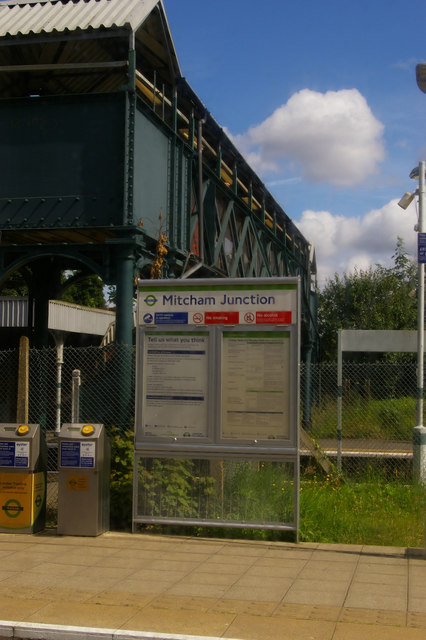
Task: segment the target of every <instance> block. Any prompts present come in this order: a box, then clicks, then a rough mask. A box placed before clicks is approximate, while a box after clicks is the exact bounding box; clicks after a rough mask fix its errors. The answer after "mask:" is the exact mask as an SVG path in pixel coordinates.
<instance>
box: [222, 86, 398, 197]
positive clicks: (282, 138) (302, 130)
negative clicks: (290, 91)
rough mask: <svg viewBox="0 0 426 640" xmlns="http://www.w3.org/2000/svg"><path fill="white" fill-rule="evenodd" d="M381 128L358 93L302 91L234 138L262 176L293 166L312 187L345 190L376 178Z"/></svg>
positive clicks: (381, 158)
mask: <svg viewBox="0 0 426 640" xmlns="http://www.w3.org/2000/svg"><path fill="white" fill-rule="evenodd" d="M383 129H384V127H383V125H382V124H381V123H380V122H379V121H378V120H377V119H376V118H375V117H374V115H373V114H372V112H371V110H370V107H369V106H368V104H367V101H366V100H365V98H364V97H363V96H362V95H361V93H360V92H359V91H358V90H357V89H344V90H341V91H327V92H326V93H319V92H317V91H311V90H310V89H303V90H302V91H299V92H298V93H295V94H294V95H293V96H292V97H291V98H290V99H289V100H288V102H287V103H286V104H283V105H281V106H280V107H278V109H276V110H275V111H274V113H273V114H272V115H271V116H269V117H268V118H266V120H264V121H263V122H262V123H260V124H259V125H256V126H253V127H251V128H250V129H249V130H248V131H247V132H246V133H243V134H241V135H238V136H234V137H233V139H234V142H235V144H236V145H237V146H238V148H239V149H240V150H241V152H242V153H243V154H244V155H245V157H246V159H247V161H248V162H249V163H250V164H251V165H252V166H253V168H254V169H255V170H256V171H258V172H259V173H261V174H265V172H270V171H283V170H285V169H286V168H287V170H288V169H289V167H290V168H291V167H293V166H294V165H297V168H298V170H300V171H301V173H302V175H303V177H304V178H305V179H307V180H309V181H311V182H316V183H319V182H326V183H329V184H333V185H336V186H340V187H347V186H353V185H356V184H359V183H361V182H363V181H364V180H365V179H366V178H367V177H368V176H370V175H371V174H372V173H377V171H378V164H379V163H380V162H381V161H382V160H383V159H384V155H385V154H384V147H383V142H382V135H383Z"/></svg>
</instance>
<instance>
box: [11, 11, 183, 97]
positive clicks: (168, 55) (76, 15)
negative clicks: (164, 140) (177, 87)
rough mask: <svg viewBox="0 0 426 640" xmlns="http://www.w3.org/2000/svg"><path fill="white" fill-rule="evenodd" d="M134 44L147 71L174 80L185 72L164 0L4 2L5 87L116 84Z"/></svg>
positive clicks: (103, 87)
mask: <svg viewBox="0 0 426 640" xmlns="http://www.w3.org/2000/svg"><path fill="white" fill-rule="evenodd" d="M133 38H134V40H133ZM133 42H134V43H135V44H134V45H133ZM17 45H19V46H17ZM133 46H134V47H135V49H136V64H137V67H138V69H139V71H141V72H142V73H144V71H146V70H147V68H149V69H155V70H156V73H157V74H158V78H159V81H160V82H164V83H165V84H166V85H169V86H171V85H173V83H174V81H175V79H176V78H177V77H180V75H181V73H180V68H179V63H178V60H177V56H176V52H175V48H174V44H173V41H172V37H171V34H170V29H169V26H168V23H167V18H166V15H165V11H164V7H163V3H162V1H161V0H39V1H38V2H37V1H34V0H31V1H28V0H8V1H7V2H1V3H0V69H1V71H3V73H1V74H0V94H1V96H2V97H19V96H22V95H28V94H29V93H42V94H43V93H48V94H51V95H52V94H55V93H62V94H63V93H87V92H92V91H96V92H103V91H116V90H117V89H118V88H119V87H120V86H121V85H122V84H125V82H126V65H127V62H128V50H129V48H133ZM119 63H121V64H119ZM53 66H54V68H53ZM35 67H37V69H35ZM26 72H31V78H29V77H28V73H26ZM29 85H30V86H29ZM37 85H40V86H37Z"/></svg>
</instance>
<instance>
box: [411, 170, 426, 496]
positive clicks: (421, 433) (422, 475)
mask: <svg viewBox="0 0 426 640" xmlns="http://www.w3.org/2000/svg"><path fill="white" fill-rule="evenodd" d="M424 199H425V163H424V161H423V160H422V161H420V163H419V223H418V233H424V232H425V225H424ZM418 277H419V283H418V302H417V416H416V418H417V420H416V426H415V427H414V429H413V472H414V477H415V478H416V479H417V480H418V481H419V482H420V483H421V484H424V485H426V428H425V427H424V426H423V374H424V306H425V298H424V296H425V280H424V277H425V265H424V263H423V262H422V261H420V259H419V257H418Z"/></svg>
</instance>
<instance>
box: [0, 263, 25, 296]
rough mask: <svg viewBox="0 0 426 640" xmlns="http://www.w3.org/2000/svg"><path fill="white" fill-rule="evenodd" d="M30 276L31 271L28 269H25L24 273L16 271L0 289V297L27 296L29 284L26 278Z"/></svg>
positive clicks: (23, 269)
mask: <svg viewBox="0 0 426 640" xmlns="http://www.w3.org/2000/svg"><path fill="white" fill-rule="evenodd" d="M28 275H30V271H29V269H28V268H27V267H23V268H22V271H14V272H13V273H12V275H11V276H10V277H9V278H8V279H7V280H6V282H4V284H3V285H2V286H1V287H0V296H7V297H9V296H18V297H24V296H27V295H28V282H27V279H26V278H27V277H28Z"/></svg>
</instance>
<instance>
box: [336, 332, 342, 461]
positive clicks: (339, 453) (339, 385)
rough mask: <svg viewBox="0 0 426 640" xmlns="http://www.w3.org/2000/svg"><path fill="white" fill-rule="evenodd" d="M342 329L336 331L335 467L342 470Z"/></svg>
mask: <svg viewBox="0 0 426 640" xmlns="http://www.w3.org/2000/svg"><path fill="white" fill-rule="evenodd" d="M342 378H343V374H342V330H341V329H339V331H338V333H337V468H338V470H339V471H341V470H342V394H343V388H342Z"/></svg>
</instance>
